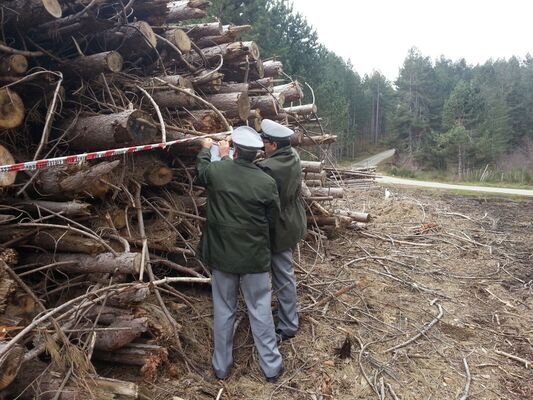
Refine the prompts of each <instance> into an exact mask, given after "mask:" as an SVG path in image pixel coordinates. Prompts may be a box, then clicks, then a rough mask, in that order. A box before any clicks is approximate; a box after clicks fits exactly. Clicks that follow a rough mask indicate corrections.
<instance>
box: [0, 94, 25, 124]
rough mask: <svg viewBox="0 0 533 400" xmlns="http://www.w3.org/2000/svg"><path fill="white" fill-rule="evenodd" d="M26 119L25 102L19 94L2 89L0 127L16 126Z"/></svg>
mask: <svg viewBox="0 0 533 400" xmlns="http://www.w3.org/2000/svg"><path fill="white" fill-rule="evenodd" d="M23 120H24V103H23V102H22V99H21V98H20V96H19V95H18V94H16V93H15V92H13V91H11V90H9V89H7V88H4V89H0V129H9V128H16V127H17V126H19V125H20V124H21V123H22V121H23Z"/></svg>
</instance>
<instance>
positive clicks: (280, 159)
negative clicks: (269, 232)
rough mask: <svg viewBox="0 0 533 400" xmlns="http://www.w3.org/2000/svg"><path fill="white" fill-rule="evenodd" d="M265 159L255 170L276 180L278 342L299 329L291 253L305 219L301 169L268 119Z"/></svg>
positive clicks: (286, 135) (286, 134) (285, 136)
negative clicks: (277, 196)
mask: <svg viewBox="0 0 533 400" xmlns="http://www.w3.org/2000/svg"><path fill="white" fill-rule="evenodd" d="M261 129H262V131H263V132H262V134H261V137H262V138H263V143H264V145H265V152H266V154H267V158H266V159H265V160H264V161H261V162H260V163H259V167H260V168H261V169H262V170H263V171H265V172H266V173H267V174H268V175H270V176H271V177H272V178H274V180H275V181H276V185H277V188H278V192H279V198H280V203H281V213H280V215H279V216H278V218H277V220H276V224H275V227H274V236H273V238H272V286H273V288H274V290H275V292H276V294H277V298H278V304H279V311H278V316H279V323H278V325H277V327H276V332H277V333H278V335H279V336H280V339H281V340H286V339H290V338H292V337H294V335H296V331H297V330H298V327H299V320H298V308H297V307H298V304H297V297H296V278H295V276H294V267H293V265H292V263H293V251H294V248H295V247H296V244H297V243H298V242H299V241H300V240H301V239H303V238H304V237H305V234H306V229H307V219H306V216H305V208H304V205H303V201H302V199H301V197H300V191H301V185H302V167H301V164H300V157H299V156H298V153H296V151H295V150H294V149H293V148H292V146H291V144H290V136H291V135H293V134H294V132H293V131H292V130H290V129H289V128H287V127H285V126H283V125H280V124H278V123H277V122H274V121H271V120H269V119H264V120H263V122H262V123H261Z"/></svg>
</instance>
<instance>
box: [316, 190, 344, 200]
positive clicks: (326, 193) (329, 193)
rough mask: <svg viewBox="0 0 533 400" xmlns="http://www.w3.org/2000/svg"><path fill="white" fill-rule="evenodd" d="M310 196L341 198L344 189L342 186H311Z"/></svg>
mask: <svg viewBox="0 0 533 400" xmlns="http://www.w3.org/2000/svg"><path fill="white" fill-rule="evenodd" d="M311 196H313V197H333V198H335V199H342V198H343V197H344V189H343V188H313V189H311Z"/></svg>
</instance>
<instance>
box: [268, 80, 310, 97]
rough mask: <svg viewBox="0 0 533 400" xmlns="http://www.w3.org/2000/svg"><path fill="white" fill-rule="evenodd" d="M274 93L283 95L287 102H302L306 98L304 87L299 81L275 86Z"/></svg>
mask: <svg viewBox="0 0 533 400" xmlns="http://www.w3.org/2000/svg"><path fill="white" fill-rule="evenodd" d="M272 91H273V92H274V93H281V94H283V96H284V97H285V101H287V102H290V101H296V100H300V99H303V97H304V92H303V90H302V86H301V85H300V83H299V82H298V81H294V82H291V83H287V84H286V85H279V86H274V87H273V88H272Z"/></svg>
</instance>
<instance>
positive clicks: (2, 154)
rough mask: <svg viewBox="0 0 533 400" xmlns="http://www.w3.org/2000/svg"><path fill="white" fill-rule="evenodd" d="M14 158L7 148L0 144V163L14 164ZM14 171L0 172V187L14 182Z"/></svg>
mask: <svg viewBox="0 0 533 400" xmlns="http://www.w3.org/2000/svg"><path fill="white" fill-rule="evenodd" d="M14 163H15V159H14V158H13V156H12V155H11V153H10V152H9V150H8V149H6V148H5V147H4V146H2V145H1V144H0V165H7V164H14ZM16 177H17V173H16V172H14V171H13V172H0V187H6V186H9V185H12V184H13V183H15V179H16Z"/></svg>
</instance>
